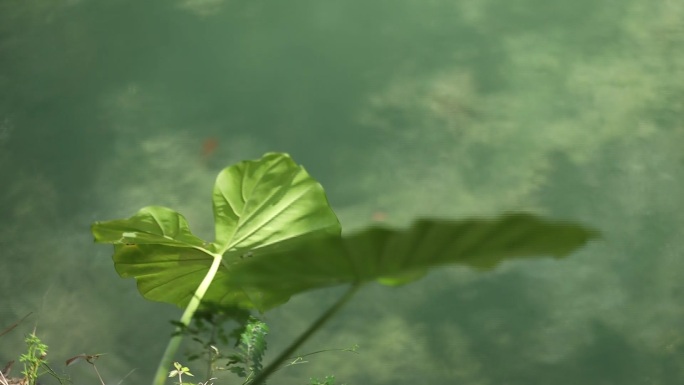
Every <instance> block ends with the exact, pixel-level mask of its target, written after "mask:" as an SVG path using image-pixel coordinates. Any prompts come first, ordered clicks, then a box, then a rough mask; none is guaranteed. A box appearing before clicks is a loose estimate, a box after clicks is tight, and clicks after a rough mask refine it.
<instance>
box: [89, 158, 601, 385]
mask: <svg viewBox="0 0 684 385" xmlns="http://www.w3.org/2000/svg"><path fill="white" fill-rule="evenodd" d="M212 203H213V209H214V226H215V240H214V241H213V242H209V241H205V240H202V239H200V238H199V237H197V236H195V235H194V234H193V233H192V232H191V231H190V228H189V226H188V223H187V221H186V219H185V217H183V216H182V215H181V214H179V213H177V212H175V211H173V210H171V209H169V208H165V207H159V206H149V207H145V208H142V209H140V210H139V211H138V213H136V214H135V215H133V216H132V217H130V218H128V219H118V220H113V221H107V222H96V223H94V224H93V226H92V232H93V235H94V236H95V240H96V242H101V243H109V244H113V245H114V255H113V260H114V266H115V268H116V270H117V272H118V273H119V275H120V276H121V277H123V278H127V277H132V278H135V279H136V280H137V285H138V289H139V291H140V293H141V294H142V295H143V296H144V297H145V298H147V299H150V300H154V301H162V302H167V303H171V304H175V305H178V306H181V307H183V308H185V311H184V312H183V315H182V316H181V318H180V320H179V321H178V322H177V324H176V333H174V335H173V336H172V337H171V339H170V340H169V343H168V345H167V348H166V350H165V352H164V354H163V355H162V358H161V361H160V363H159V367H158V369H157V374H156V375H155V379H154V382H153V384H154V385H162V384H163V383H164V381H165V380H166V374H167V373H168V369H169V368H170V366H171V364H172V362H173V361H174V355H175V353H176V351H177V350H178V347H179V346H180V343H181V340H182V338H183V333H182V331H183V330H184V329H187V328H188V326H189V324H190V322H191V320H192V319H193V316H194V314H195V313H196V312H197V311H201V310H202V307H203V306H205V305H206V304H212V303H213V304H218V305H220V306H234V307H239V308H243V309H257V310H259V311H260V312H265V311H267V310H269V309H272V308H274V307H276V306H279V305H282V304H283V303H285V302H287V301H288V300H289V299H290V297H291V296H293V295H295V294H298V293H302V292H306V291H309V290H313V289H317V288H322V287H328V286H334V285H347V286H348V290H347V292H346V293H345V294H344V295H342V297H340V298H339V300H337V301H336V302H335V303H333V304H332V305H331V306H330V308H328V309H327V310H326V311H324V312H323V313H322V314H321V316H320V317H319V318H317V319H316V320H314V321H313V322H312V324H311V325H310V326H309V327H308V328H307V329H306V330H305V331H304V332H303V333H302V334H301V335H300V336H299V337H298V338H296V339H295V340H294V341H293V342H292V343H291V344H290V345H289V346H288V347H287V348H285V349H284V350H283V351H282V352H280V353H279V354H278V355H277V356H276V357H275V358H274V359H273V361H272V362H271V363H270V364H269V365H267V366H265V367H263V368H262V367H261V356H260V355H258V354H256V353H258V351H257V350H254V349H255V346H254V345H252V348H253V350H252V351H250V350H246V351H243V354H244V355H245V356H243V357H242V358H241V359H244V360H243V361H236V363H235V364H238V363H240V364H242V366H241V368H242V369H243V370H244V372H240V373H237V374H241V373H242V374H244V375H245V377H246V378H248V379H249V381H250V385H260V384H263V383H264V382H265V381H266V379H267V378H268V377H269V376H270V375H272V374H273V373H274V372H275V371H276V370H278V369H280V368H281V367H282V365H283V364H284V363H285V362H287V360H290V359H292V357H293V356H294V357H297V355H296V352H297V350H298V349H299V348H300V347H301V346H302V345H303V344H304V342H306V341H307V340H308V339H309V338H310V337H311V336H312V335H313V334H314V333H315V332H316V331H317V330H319V329H320V328H321V327H323V325H325V323H326V322H327V321H328V320H330V319H331V318H332V317H333V316H334V315H335V314H337V312H338V311H339V310H340V309H341V308H342V307H343V306H344V305H345V304H346V303H347V302H348V301H349V300H350V299H351V298H352V297H353V296H354V294H355V293H356V292H357V291H358V290H359V289H360V288H361V287H363V286H364V285H365V284H367V283H369V282H378V283H381V284H384V285H387V286H398V285H403V284H407V283H410V282H413V281H415V280H417V279H419V278H421V277H422V276H424V275H425V274H426V273H427V271H428V270H429V269H431V268H435V267H439V266H444V265H448V264H458V265H462V266H468V267H472V268H475V269H479V270H482V271H485V270H490V269H492V268H494V267H496V266H497V265H498V264H500V263H501V262H503V261H506V260H512V259H518V258H530V257H535V256H554V257H557V258H560V257H565V256H567V255H569V254H570V253H571V252H573V251H574V250H576V249H577V248H578V247H580V246H581V245H583V244H585V243H586V242H587V241H588V240H590V239H592V238H594V237H596V236H597V232H596V231H594V230H591V229H588V228H585V227H582V226H579V225H576V224H571V223H567V222H551V221H546V220H543V219H541V218H538V217H536V216H534V215H531V214H525V213H507V214H504V215H502V216H500V217H498V218H493V219H480V218H473V219H466V220H459V221H452V220H444V219H422V220H418V221H416V222H415V223H414V224H413V225H412V226H410V227H409V228H406V229H390V228H385V227H371V228H368V229H366V230H362V231H359V232H357V233H355V234H350V235H344V236H342V235H341V226H340V223H339V221H338V219H337V216H336V215H335V213H334V212H333V211H332V208H330V206H329V204H328V200H327V198H326V196H325V193H324V191H323V188H322V186H321V185H320V184H319V183H318V182H316V181H315V180H314V179H313V178H312V177H311V176H309V174H308V173H307V172H306V171H305V170H304V168H303V167H301V166H299V165H297V164H296V163H294V161H293V160H292V159H291V158H290V157H289V156H288V155H287V154H278V153H268V154H266V155H264V156H263V157H262V158H261V159H259V160H252V161H243V162H240V163H238V164H236V165H233V166H230V167H227V168H225V169H224V170H223V171H221V172H220V173H219V175H218V177H217V179H216V183H215V185H214V191H213V194H212ZM445 204H450V202H446V203H445ZM169 288H171V289H169ZM253 343H254V341H253ZM211 346H213V345H210V346H209V348H210V349H211ZM264 349H265V345H264ZM210 354H212V353H210ZM257 358H258V360H257ZM245 365H246V366H245ZM332 380H333V379H332V378H330V379H324V383H325V381H328V382H329V381H332Z"/></svg>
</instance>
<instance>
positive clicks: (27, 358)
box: [19, 330, 48, 385]
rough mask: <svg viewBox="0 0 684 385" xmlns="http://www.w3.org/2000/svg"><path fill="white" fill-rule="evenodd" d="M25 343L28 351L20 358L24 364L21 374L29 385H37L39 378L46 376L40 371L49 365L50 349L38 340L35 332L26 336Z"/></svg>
mask: <svg viewBox="0 0 684 385" xmlns="http://www.w3.org/2000/svg"><path fill="white" fill-rule="evenodd" d="M24 342H25V343H26V347H27V351H26V353H24V354H22V355H21V356H20V357H19V362H21V363H23V364H24V370H23V371H22V372H21V374H23V375H24V379H25V381H26V382H27V384H28V385H35V384H36V380H37V379H38V377H39V376H40V375H42V374H44V372H42V371H41V370H40V369H41V367H43V365H45V364H47V360H46V357H47V351H48V347H47V345H45V344H44V343H43V342H42V341H41V340H40V338H38V336H37V335H36V332H35V330H34V331H33V332H32V333H31V334H29V335H28V336H26V339H25V340H24Z"/></svg>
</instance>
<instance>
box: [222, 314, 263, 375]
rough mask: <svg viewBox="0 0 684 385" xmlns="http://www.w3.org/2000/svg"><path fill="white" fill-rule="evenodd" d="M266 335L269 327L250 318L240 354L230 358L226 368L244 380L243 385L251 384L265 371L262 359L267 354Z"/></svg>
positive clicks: (240, 343) (241, 343) (241, 336)
mask: <svg viewBox="0 0 684 385" xmlns="http://www.w3.org/2000/svg"><path fill="white" fill-rule="evenodd" d="M266 335H268V326H267V325H266V324H265V323H263V322H261V321H259V320H258V319H256V318H254V317H250V319H249V322H248V323H247V325H246V327H245V330H244V332H243V333H242V335H240V342H239V344H238V348H237V350H238V352H237V353H236V354H232V355H230V356H229V357H228V359H229V361H228V364H227V365H226V368H227V369H228V370H229V371H231V372H233V373H235V374H237V375H238V377H240V378H244V379H245V380H244V382H243V384H245V385H246V384H249V383H250V382H251V381H252V379H253V378H254V377H255V376H256V375H258V374H259V373H261V371H262V369H263V365H262V359H263V358H264V354H265V353H266V347H267V344H266Z"/></svg>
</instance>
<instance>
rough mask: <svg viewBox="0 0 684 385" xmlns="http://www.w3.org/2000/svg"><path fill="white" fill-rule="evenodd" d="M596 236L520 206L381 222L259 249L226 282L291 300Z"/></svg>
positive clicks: (485, 265)
mask: <svg viewBox="0 0 684 385" xmlns="http://www.w3.org/2000/svg"><path fill="white" fill-rule="evenodd" d="M597 235H598V233H597V232H595V231H594V230H591V229H588V228H585V227H582V226H579V225H576V224H572V223H568V222H550V221H546V220H543V219H541V218H538V217H536V216H533V215H529V214H519V213H514V214H508V215H504V216H502V217H499V218H496V219H467V220H461V221H447V220H420V221H417V222H415V223H414V224H413V226H411V227H410V228H409V229H406V230H392V229H386V228H377V227H375V228H370V229H367V230H365V231H361V232H359V233H356V234H353V235H350V236H346V237H327V238H324V239H318V240H315V241H312V242H309V243H307V244H303V245H301V246H300V247H297V248H295V249H293V250H286V251H280V252H274V253H272V254H264V255H260V256H256V257H254V258H252V259H250V260H248V261H246V262H245V263H243V264H241V265H240V266H236V268H235V270H234V271H233V273H234V274H232V275H231V276H230V278H229V279H228V280H227V281H226V282H224V283H225V284H226V285H227V287H241V288H243V289H245V288H250V289H251V290H254V291H258V292H262V293H264V294H263V295H264V296H265V297H268V298H270V299H272V300H277V301H285V300H287V298H289V296H291V295H293V294H296V293H299V292H303V291H306V290H310V289H314V288H319V287H324V286H331V285H338V284H344V283H364V282H369V281H378V282H380V283H382V284H386V285H401V284H405V283H408V282H411V281H414V280H416V279H418V278H420V277H421V276H423V275H424V274H425V273H426V272H427V271H428V269H430V268H433V267H437V266H443V265H448V264H456V265H464V266H469V267H473V268H476V269H480V270H489V269H492V268H494V267H495V266H496V265H498V264H499V263H501V262H503V261H505V260H511V259H519V258H530V257H545V256H551V257H556V258H561V257H564V256H567V255H568V254H570V253H571V252H573V251H574V250H575V249H577V248H578V247H580V246H582V245H584V244H585V243H586V242H587V241H588V240H590V239H592V238H595V237H597Z"/></svg>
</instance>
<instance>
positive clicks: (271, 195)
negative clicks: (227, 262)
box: [213, 153, 340, 254]
mask: <svg viewBox="0 0 684 385" xmlns="http://www.w3.org/2000/svg"><path fill="white" fill-rule="evenodd" d="M213 202H214V221H215V226H216V242H215V244H216V246H217V249H218V250H220V251H221V254H222V253H223V252H225V251H240V250H252V251H253V250H256V249H258V248H261V247H266V246H269V245H273V244H276V243H278V242H282V241H285V240H288V239H292V238H294V237H298V236H301V235H304V234H310V233H312V232H323V233H328V234H339V233H340V225H339V222H338V220H337V217H336V216H335V214H334V213H333V211H332V210H331V209H330V207H329V205H328V201H327V198H326V197H325V194H324V192H323V188H322V187H321V185H320V184H319V183H318V182H316V181H315V180H314V179H313V178H311V177H310V176H309V174H307V172H306V171H305V170H304V168H302V167H300V166H297V165H296V164H295V163H294V161H293V160H292V159H291V158H290V157H289V156H286V155H283V154H277V153H269V154H266V155H264V157H263V158H261V159H260V160H258V161H245V162H241V163H239V164H237V165H235V166H233V167H228V168H226V169H224V170H223V171H221V173H220V174H219V175H218V178H217V179H216V185H215V186H214V194H213Z"/></svg>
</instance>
